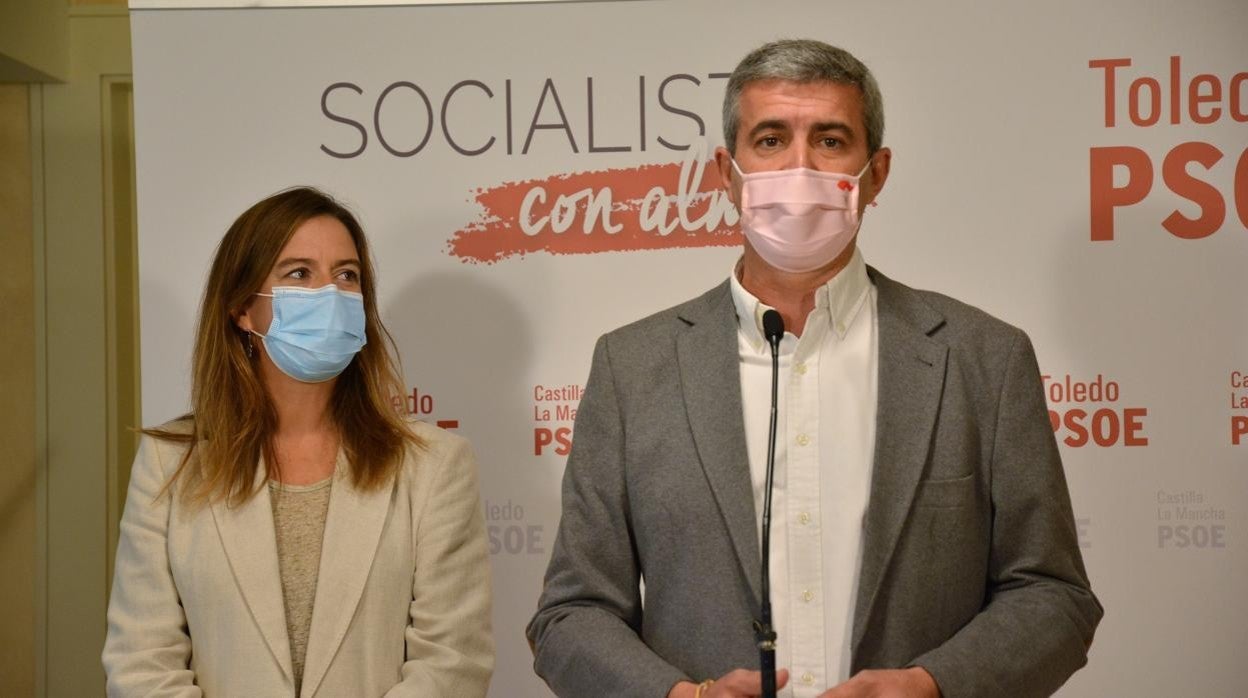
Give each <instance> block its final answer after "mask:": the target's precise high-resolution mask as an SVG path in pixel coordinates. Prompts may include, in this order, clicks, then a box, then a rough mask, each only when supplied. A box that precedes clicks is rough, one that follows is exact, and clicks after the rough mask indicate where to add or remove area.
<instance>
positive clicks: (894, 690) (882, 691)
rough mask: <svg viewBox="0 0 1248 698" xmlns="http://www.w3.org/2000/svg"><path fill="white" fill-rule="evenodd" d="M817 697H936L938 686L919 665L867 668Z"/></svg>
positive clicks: (937, 695)
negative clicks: (895, 667)
mask: <svg viewBox="0 0 1248 698" xmlns="http://www.w3.org/2000/svg"><path fill="white" fill-rule="evenodd" d="M819 698H940V687H939V686H937V685H936V680H935V679H933V678H932V675H931V674H929V673H927V670H926V669H923V668H922V667H917V666H916V667H911V668H909V669H880V670H867V671H860V672H858V673H857V674H854V675H853V676H852V677H850V679H849V680H848V681H846V682H845V683H843V684H841V685H839V686H835V687H833V688H832V689H831V690H828V691H826V692H824V693H823V694H822V695H821V696H819Z"/></svg>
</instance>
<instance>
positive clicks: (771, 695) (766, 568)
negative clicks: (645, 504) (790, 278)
mask: <svg viewBox="0 0 1248 698" xmlns="http://www.w3.org/2000/svg"><path fill="white" fill-rule="evenodd" d="M763 334H764V335H766V337H767V343H768V344H769V345H771V418H770V424H769V426H768V429H767V478H766V484H765V488H766V493H765V494H764V496H763V536H762V538H763V541H762V542H763V550H762V553H763V555H762V557H763V569H762V583H761V584H760V585H759V588H760V591H761V592H762V597H763V598H762V608H761V613H760V617H759V619H758V620H756V621H754V639H755V641H756V642H757V643H758V652H759V668H760V669H761V670H762V676H763V693H762V698H775V696H776V630H775V628H773V627H772V625H771V487H772V480H773V478H774V476H775V470H776V403H777V395H778V393H779V389H778V388H779V383H780V339H781V338H782V337H783V336H784V320H783V319H782V318H781V317H780V313H778V312H776V311H775V310H768V311H767V312H765V313H763Z"/></svg>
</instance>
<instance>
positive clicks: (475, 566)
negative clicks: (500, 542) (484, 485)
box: [385, 434, 494, 698]
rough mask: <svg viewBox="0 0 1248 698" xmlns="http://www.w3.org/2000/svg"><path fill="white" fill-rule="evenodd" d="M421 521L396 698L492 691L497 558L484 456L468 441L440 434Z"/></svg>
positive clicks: (467, 697)
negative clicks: (485, 503) (481, 473)
mask: <svg viewBox="0 0 1248 698" xmlns="http://www.w3.org/2000/svg"><path fill="white" fill-rule="evenodd" d="M435 443H436V444H437V445H436V446H435V447H434V454H435V458H434V459H429V460H433V462H432V463H430V462H429V461H428V460H422V462H421V463H420V464H419V465H418V466H417V467H432V468H434V469H435V474H434V476H433V477H432V478H431V479H430V480H428V482H430V483H431V487H430V491H429V492H428V493H426V494H425V496H426V498H427V501H426V502H425V505H424V507H423V512H422V514H421V519H420V521H419V522H418V523H417V525H416V569H415V572H414V574H413V575H412V602H411V606H410V614H409V618H408V625H407V631H406V633H405V634H406V644H407V661H405V662H404V663H403V666H402V669H401V674H402V677H403V680H402V682H401V683H399V684H398V685H396V686H395V687H394V688H392V689H390V690H389V691H387V692H386V694H385V695H386V696H388V697H390V698H398V697H400V696H411V697H412V698H417V697H421V698H428V697H432V696H443V697H445V698H460V697H461V696H463V697H464V698H474V697H478V696H485V693H486V690H487V689H488V688H489V685H490V675H491V674H492V673H493V671H494V639H493V635H492V634H491V631H490V598H491V595H490V561H489V556H488V552H487V550H486V534H485V518H484V515H483V513H482V510H481V500H480V495H479V491H478V490H479V488H478V483H477V462H476V459H475V458H474V457H473V454H472V450H471V448H470V447H469V445H468V442H467V441H466V440H464V439H462V438H460V437H457V436H453V435H450V434H440V438H439V439H438V440H437V441H436V442H435Z"/></svg>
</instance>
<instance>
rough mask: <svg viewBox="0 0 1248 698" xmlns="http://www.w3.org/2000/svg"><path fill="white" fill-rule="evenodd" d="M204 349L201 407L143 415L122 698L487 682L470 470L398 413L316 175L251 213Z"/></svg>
mask: <svg viewBox="0 0 1248 698" xmlns="http://www.w3.org/2000/svg"><path fill="white" fill-rule="evenodd" d="M193 361H194V371H193V382H192V391H191V392H192V396H191V400H192V404H193V409H194V411H193V412H192V414H191V415H188V416H187V417H184V418H182V419H181V420H178V421H175V422H171V423H169V424H166V425H164V426H162V427H160V428H157V429H149V430H145V431H144V433H145V434H146V436H145V437H144V439H143V443H142V445H141V446H140V450H139V455H138V457H137V459H136V461H135V465H134V469H133V471H132V473H131V478H130V490H129V493H128V495H127V499H126V509H125V514H124V516H123V517H122V521H121V539H120V542H119V544H118V549H117V564H116V570H115V573H116V575H115V577H114V581H113V589H112V598H111V600H110V602H109V608H108V638H107V640H106V642H105V645H104V667H105V670H106V671H107V673H108V693H109V695H116V696H138V695H143V696H199V695H208V696H282V695H285V696H296V695H297V696H305V697H308V696H378V695H383V694H384V695H386V696H454V697H455V698H459V697H461V696H484V695H485V692H486V688H487V686H488V684H489V678H490V673H491V671H492V668H493V663H494V646H493V640H492V638H491V636H490V627H489V625H490V589H489V568H488V559H487V555H486V538H485V524H484V521H483V519H482V515H481V511H480V507H479V500H478V495H477V476H476V463H475V461H474V460H473V456H472V454H471V452H470V450H469V448H468V445H467V443H466V442H465V441H464V440H463V439H461V438H459V437H456V436H453V435H450V434H448V433H446V432H443V431H441V430H439V429H436V428H434V427H430V426H428V425H426V424H424V423H422V422H417V421H414V420H410V419H405V418H404V417H403V416H401V415H399V414H397V413H396V412H395V411H394V407H393V406H392V404H394V403H392V402H391V397H392V396H393V395H398V394H401V393H402V392H404V391H403V390H402V387H401V385H400V383H399V379H398V371H397V369H396V362H395V361H394V353H393V343H392V341H391V339H390V336H389V334H388V333H387V332H386V330H385V328H384V327H382V324H381V321H380V320H379V319H378V316H377V304H376V296H375V288H374V275H373V270H372V266H371V264H370V258H369V252H368V245H367V243H366V241H365V239H364V233H363V231H362V230H361V228H360V225H359V223H358V222H356V219H355V217H354V216H352V214H351V213H350V212H349V211H347V210H346V209H345V208H343V207H342V206H341V205H339V204H338V203H337V202H335V201H334V200H333V199H331V198H330V197H328V196H326V195H325V194H323V193H321V192H319V191H317V190H315V189H309V188H298V189H291V190H288V191H284V192H281V193H279V194H276V195H274V196H271V197H269V198H268V199H265V200H264V201H261V202H260V203H258V204H256V205H254V206H252V207H251V208H250V209H248V210H247V211H246V212H245V213H243V215H242V216H240V217H239V218H238V220H237V221H235V222H234V225H233V226H231V227H230V230H229V232H227V233H226V235H225V238H224V239H223V240H222V241H221V244H220V246H219V247H218V248H217V253H216V258H215V259H214V260H213V264H212V270H211V272H210V275H209V279H208V287H207V289H206V290H205V292H204V299H203V306H202V308H201V311H200V318H199V327H198V330H197V334H196V341H195V350H194V359H193ZM398 402H399V403H402V401H401V400H400V401H398Z"/></svg>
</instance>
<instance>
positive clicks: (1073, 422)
mask: <svg viewBox="0 0 1248 698" xmlns="http://www.w3.org/2000/svg"><path fill="white" fill-rule="evenodd" d="M1087 416H1088V413H1087V412H1085V411H1083V410H1081V409H1077V408H1076V409H1073V410H1067V412H1066V418H1065V419H1064V420H1063V421H1064V422H1065V423H1066V428H1067V429H1069V430H1070V436H1067V437H1066V438H1065V439H1063V441H1065V442H1066V445H1067V446H1071V447H1073V448H1079V447H1081V446H1084V445H1086V444H1087V443H1088V430H1087V429H1086V428H1085V427H1084V426H1083V419H1084V418H1085V417H1087Z"/></svg>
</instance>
